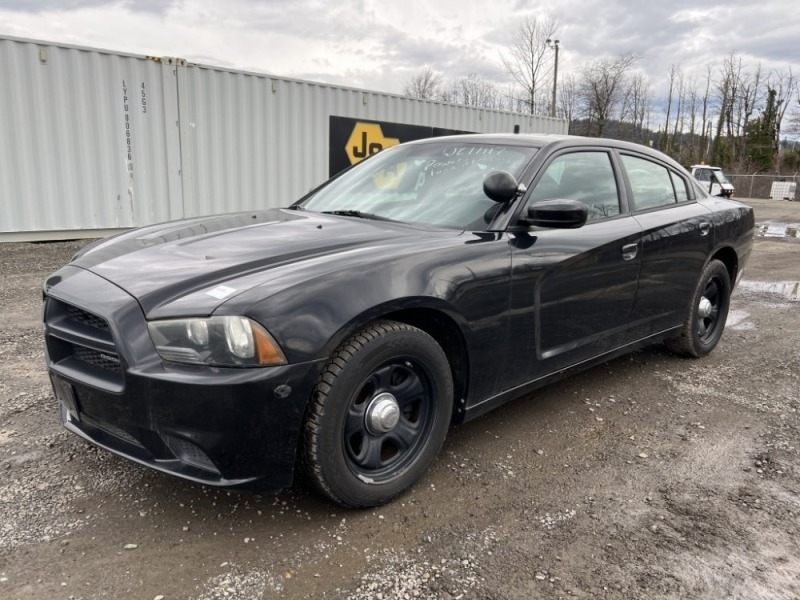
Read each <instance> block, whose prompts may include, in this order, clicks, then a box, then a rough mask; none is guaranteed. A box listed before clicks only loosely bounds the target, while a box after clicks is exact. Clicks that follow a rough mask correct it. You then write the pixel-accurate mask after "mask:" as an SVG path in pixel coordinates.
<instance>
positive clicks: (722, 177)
mask: <svg viewBox="0 0 800 600" xmlns="http://www.w3.org/2000/svg"><path fill="white" fill-rule="evenodd" d="M714 175H716V177H717V181H719V182H720V183H730V181H728V178H727V177H725V173H723V172H722V169H714Z"/></svg>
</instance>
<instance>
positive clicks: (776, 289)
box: [739, 279, 800, 302]
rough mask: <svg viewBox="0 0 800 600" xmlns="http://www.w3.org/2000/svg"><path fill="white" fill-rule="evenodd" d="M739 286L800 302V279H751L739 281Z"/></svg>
mask: <svg viewBox="0 0 800 600" xmlns="http://www.w3.org/2000/svg"><path fill="white" fill-rule="evenodd" d="M739 287H740V288H742V289H745V290H750V291H753V292H762V293H765V294H777V295H779V296H784V297H785V298H787V299H788V300H789V302H800V281H750V280H747V279H745V280H743V281H740V282H739Z"/></svg>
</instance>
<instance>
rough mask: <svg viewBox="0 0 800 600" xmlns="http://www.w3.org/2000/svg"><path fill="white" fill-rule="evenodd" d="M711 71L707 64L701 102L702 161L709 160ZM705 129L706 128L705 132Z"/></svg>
mask: <svg viewBox="0 0 800 600" xmlns="http://www.w3.org/2000/svg"><path fill="white" fill-rule="evenodd" d="M711 71H712V66H711V65H710V64H709V65H708V66H707V67H706V90H705V92H704V93H703V99H702V101H701V104H702V106H703V116H702V117H701V125H702V131H701V132H700V147H701V150H700V156H701V157H702V158H703V159H704V160H711V114H710V113H711ZM706 128H708V130H707V131H706Z"/></svg>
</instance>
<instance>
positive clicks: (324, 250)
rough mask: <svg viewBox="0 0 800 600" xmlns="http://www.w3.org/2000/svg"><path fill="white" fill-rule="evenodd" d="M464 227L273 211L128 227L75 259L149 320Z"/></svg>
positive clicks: (419, 245)
mask: <svg viewBox="0 0 800 600" xmlns="http://www.w3.org/2000/svg"><path fill="white" fill-rule="evenodd" d="M460 233H461V232H460V231H453V230H440V229H436V230H428V229H424V228H419V227H412V226H409V225H405V224H401V223H393V222H386V221H376V220H368V219H360V218H355V217H340V216H333V215H323V214H319V213H311V212H300V211H295V210H287V209H271V210H264V211H257V212H247V213H236V214H227V215H219V216H214V217H206V218H200V219H189V220H184V221H176V222H171V223H165V224H162V225H155V226H152V227H146V228H142V229H137V230H134V231H130V232H126V233H124V234H121V235H118V236H115V237H114V238H109V239H107V240H103V241H101V242H98V243H96V244H94V245H92V246H90V247H88V248H87V249H85V250H84V251H83V252H80V253H78V254H77V255H76V256H75V257H74V258H73V261H72V263H71V264H72V265H74V266H78V267H82V268H84V269H88V270H89V271H92V272H93V273H95V274H97V275H99V276H101V277H103V278H105V279H107V280H108V281H111V282H112V283H114V284H116V285H117V286H119V287H120V288H122V289H123V290H125V291H126V292H128V293H129V294H131V295H132V296H133V297H135V298H136V299H137V300H138V301H139V303H140V304H141V306H142V308H143V310H144V311H145V314H146V315H147V316H148V317H149V318H158V317H164V316H174V315H175V314H186V315H196V316H201V315H207V314H211V313H212V312H213V311H214V310H215V309H216V308H217V307H218V306H220V305H221V304H222V303H224V302H226V301H228V300H230V299H232V298H234V297H235V296H237V295H239V294H241V293H242V292H245V291H247V290H248V289H251V288H252V287H254V286H256V285H264V284H265V283H269V282H270V281H279V280H280V279H281V278H282V277H288V278H287V281H289V280H291V281H294V282H296V281H297V280H298V275H299V276H300V277H301V278H306V279H309V278H312V277H315V276H318V275H321V274H323V273H329V272H331V271H335V270H338V269H341V268H345V267H347V266H353V265H357V264H362V263H364V262H368V261H370V260H374V259H375V258H376V257H377V256H384V255H387V254H390V255H393V254H395V253H397V252H399V251H401V247H406V250H405V251H404V252H407V251H408V247H413V251H415V252H416V251H420V252H424V251H425V248H426V247H427V246H428V242H429V241H430V242H433V243H434V244H436V242H434V240H438V244H441V242H442V240H443V238H444V239H453V238H456V237H457V236H458V235H460ZM282 287H283V286H282Z"/></svg>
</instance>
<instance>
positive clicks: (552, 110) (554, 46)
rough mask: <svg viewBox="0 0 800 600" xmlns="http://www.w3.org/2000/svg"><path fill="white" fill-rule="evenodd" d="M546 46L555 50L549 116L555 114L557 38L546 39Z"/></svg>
mask: <svg viewBox="0 0 800 600" xmlns="http://www.w3.org/2000/svg"><path fill="white" fill-rule="evenodd" d="M547 47H548V48H552V49H553V50H555V51H556V60H555V64H554V66H553V101H552V103H551V104H550V116H551V117H554V118H555V116H556V89H557V86H558V40H551V39H548V40H547Z"/></svg>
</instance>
